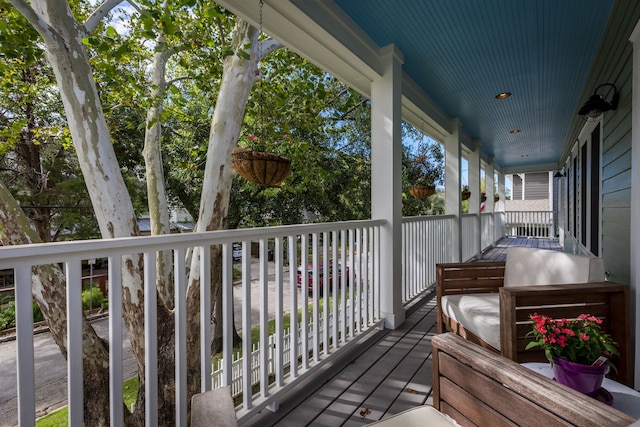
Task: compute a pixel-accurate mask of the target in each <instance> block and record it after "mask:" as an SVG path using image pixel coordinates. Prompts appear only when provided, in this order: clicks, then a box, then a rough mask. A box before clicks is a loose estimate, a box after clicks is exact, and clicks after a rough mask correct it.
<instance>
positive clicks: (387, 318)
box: [381, 308, 406, 329]
mask: <svg viewBox="0 0 640 427" xmlns="http://www.w3.org/2000/svg"><path fill="white" fill-rule="evenodd" d="M381 314H382V317H384V327H385V328H386V329H396V328H397V327H398V326H400V325H402V324H403V323H404V321H405V319H406V315H405V312H404V308H401V309H400V310H399V311H397V312H395V313H384V312H383V313H381Z"/></svg>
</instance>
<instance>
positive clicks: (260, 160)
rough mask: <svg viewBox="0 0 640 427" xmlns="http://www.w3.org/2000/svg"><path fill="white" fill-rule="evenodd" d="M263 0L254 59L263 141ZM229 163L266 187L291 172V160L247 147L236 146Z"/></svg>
mask: <svg viewBox="0 0 640 427" xmlns="http://www.w3.org/2000/svg"><path fill="white" fill-rule="evenodd" d="M263 6H264V1H263V0H260V15H259V16H260V28H259V30H258V37H257V43H258V58H257V61H256V73H257V74H258V76H259V78H260V97H259V102H258V115H259V122H258V134H259V140H260V141H264V139H265V130H264V116H263V111H262V104H263V103H264V95H263V86H262V85H263V83H262V81H263V78H262V77H263V76H262V44H261V43H260V41H259V39H260V34H262V9H263ZM231 164H232V166H233V168H234V169H235V171H236V172H237V173H238V174H239V175H240V176H242V177H243V178H245V179H247V180H249V181H251V182H253V183H255V184H258V185H262V186H266V187H275V186H277V185H278V184H279V183H280V182H282V181H284V180H285V179H286V178H287V176H289V173H290V172H291V160H290V159H288V158H286V157H283V156H280V155H278V154H275V153H265V152H261V151H254V150H250V149H248V148H241V147H237V148H235V149H234V150H233V152H232V153H231Z"/></svg>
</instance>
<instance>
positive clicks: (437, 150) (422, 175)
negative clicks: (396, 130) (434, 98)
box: [402, 123, 444, 216]
mask: <svg viewBox="0 0 640 427" xmlns="http://www.w3.org/2000/svg"><path fill="white" fill-rule="evenodd" d="M402 133H403V138H402V140H403V143H404V144H403V151H402V190H403V191H402V215H404V216H417V215H442V214H444V193H443V192H442V191H441V188H439V186H440V185H442V184H443V183H444V148H443V146H442V144H440V143H438V142H436V141H435V140H433V139H431V138H429V137H425V136H424V135H423V134H422V133H421V132H420V131H419V130H418V129H416V128H414V127H413V126H411V125H409V124H408V123H403V124H402ZM413 185H435V186H436V190H437V191H436V194H435V195H433V196H430V197H428V198H426V199H419V198H416V197H413V196H411V195H410V194H409V188H410V187H411V186H413Z"/></svg>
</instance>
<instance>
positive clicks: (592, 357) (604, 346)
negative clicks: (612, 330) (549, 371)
mask: <svg viewBox="0 0 640 427" xmlns="http://www.w3.org/2000/svg"><path fill="white" fill-rule="evenodd" d="M529 317H530V318H531V320H532V324H533V325H532V330H531V331H530V332H529V333H528V334H527V336H528V337H533V341H531V342H529V343H528V344H527V346H526V347H525V350H528V349H530V348H534V347H540V348H542V349H543V350H544V352H545V355H546V356H547V359H549V362H551V363H553V358H559V359H564V360H568V361H569V362H574V363H581V364H583V365H591V364H592V363H593V362H595V361H596V359H598V358H599V357H600V356H606V357H609V358H610V357H611V356H612V355H615V354H619V351H618V344H617V343H616V342H615V341H613V338H612V337H611V335H609V334H607V333H605V332H604V331H602V330H601V329H600V325H601V324H602V320H601V319H598V318H597V317H595V316H591V315H590V314H581V315H579V316H578V318H577V319H553V318H551V317H549V316H544V315H539V314H537V313H534V314H532V315H530V316H529Z"/></svg>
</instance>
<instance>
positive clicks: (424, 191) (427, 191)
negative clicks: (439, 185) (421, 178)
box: [409, 185, 436, 199]
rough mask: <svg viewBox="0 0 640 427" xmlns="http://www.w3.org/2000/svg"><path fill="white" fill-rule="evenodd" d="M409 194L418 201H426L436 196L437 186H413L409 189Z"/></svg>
mask: <svg viewBox="0 0 640 427" xmlns="http://www.w3.org/2000/svg"><path fill="white" fill-rule="evenodd" d="M409 194H411V195H412V196H413V197H417V198H418V199H426V198H427V197H430V196H433V195H434V194H436V186H435V185H412V186H411V187H409Z"/></svg>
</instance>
